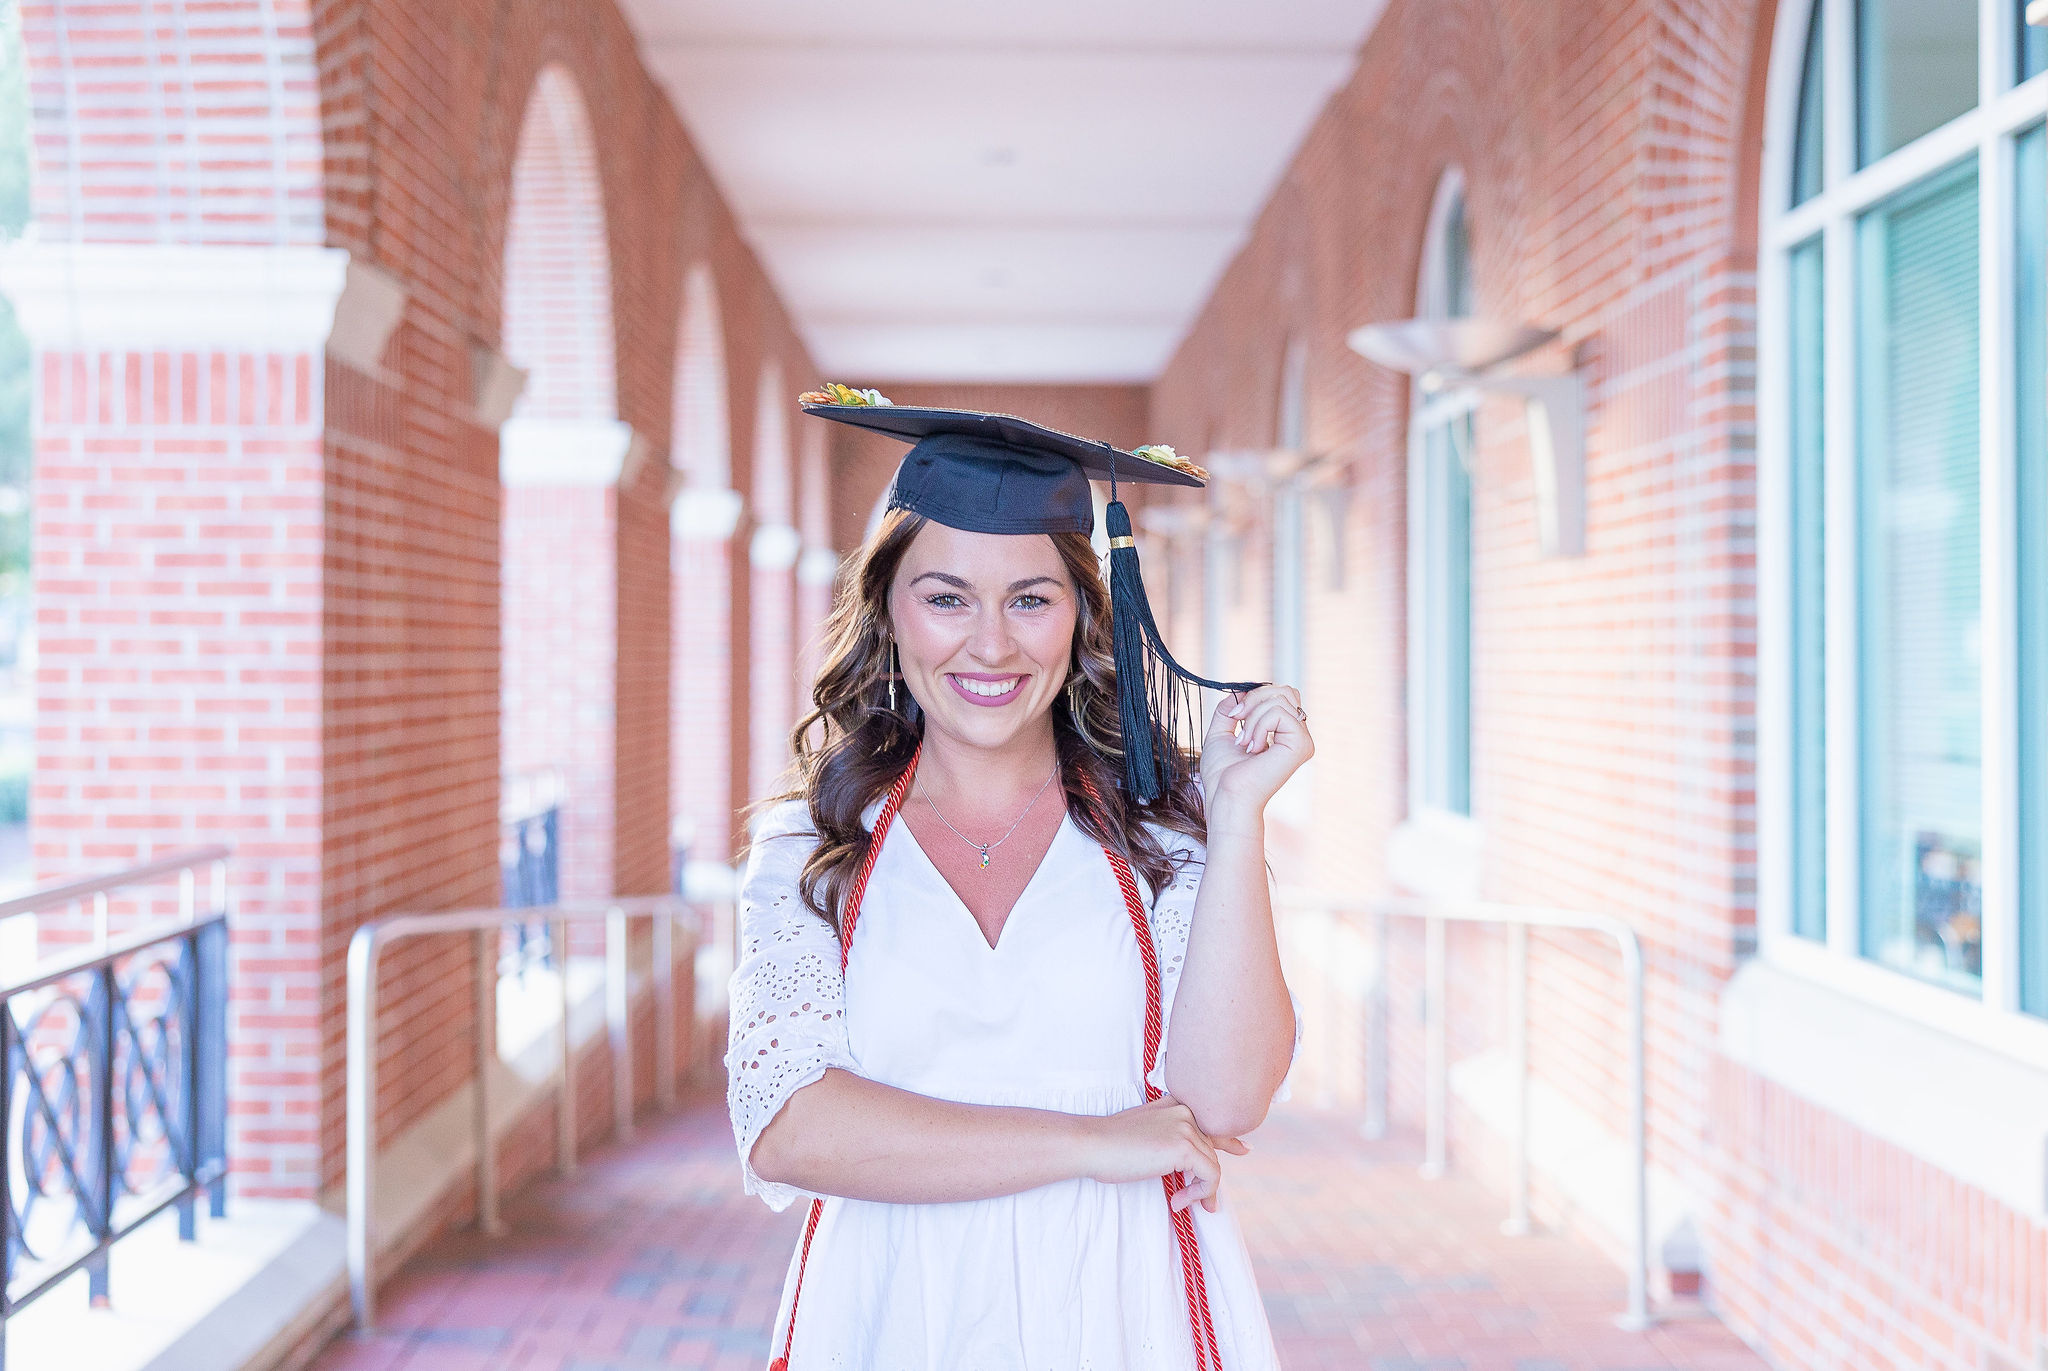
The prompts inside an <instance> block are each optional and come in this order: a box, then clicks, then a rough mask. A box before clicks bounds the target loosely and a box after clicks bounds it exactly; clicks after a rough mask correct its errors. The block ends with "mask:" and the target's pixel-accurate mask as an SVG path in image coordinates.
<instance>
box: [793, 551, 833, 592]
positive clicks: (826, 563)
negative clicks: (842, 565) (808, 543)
mask: <svg viewBox="0 0 2048 1371" xmlns="http://www.w3.org/2000/svg"><path fill="white" fill-rule="evenodd" d="M838 579H839V554H838V553H836V552H834V551H833V550H832V549H831V548H829V547H807V548H805V549H804V555H803V556H801V557H799V558H797V563H796V583H797V584H798V585H800V586H829V585H831V584H832V583H833V582H834V581H836V580H838Z"/></svg>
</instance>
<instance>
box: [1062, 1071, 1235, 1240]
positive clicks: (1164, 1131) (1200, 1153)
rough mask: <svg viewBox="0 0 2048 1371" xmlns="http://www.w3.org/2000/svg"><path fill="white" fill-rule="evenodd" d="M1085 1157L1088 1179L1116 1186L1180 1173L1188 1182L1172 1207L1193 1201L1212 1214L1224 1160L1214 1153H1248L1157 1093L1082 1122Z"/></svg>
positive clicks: (1233, 1141)
mask: <svg viewBox="0 0 2048 1371" xmlns="http://www.w3.org/2000/svg"><path fill="white" fill-rule="evenodd" d="M1085 1124H1086V1130H1087V1137H1088V1145H1089V1156H1088V1161H1087V1167H1086V1170H1085V1171H1084V1172H1083V1174H1084V1175H1086V1176H1087V1177H1088V1178H1089V1179H1090V1180H1096V1181H1102V1182H1104V1183H1105V1184H1109V1185H1117V1184H1121V1183H1122V1182H1125V1181H1142V1180H1147V1179H1150V1178H1151V1177H1153V1176H1166V1175H1171V1174H1172V1173H1173V1172H1176V1171H1178V1172H1180V1173H1181V1176H1182V1178H1183V1179H1184V1180H1185V1181H1186V1184H1185V1185H1183V1186H1182V1187H1181V1189H1180V1191H1179V1193H1177V1194H1176V1195H1174V1197H1173V1207H1174V1208H1175V1209H1176V1210H1179V1209H1186V1208H1187V1207H1188V1206H1189V1205H1192V1204H1194V1203H1195V1202H1196V1201H1197V1200H1199V1201H1200V1202H1201V1205H1202V1208H1204V1209H1206V1210H1208V1211H1209V1212H1210V1213H1212V1214H1213V1213H1215V1212H1216V1195H1217V1192H1218V1191H1219V1190H1220V1189H1221V1187H1222V1185H1223V1161H1222V1158H1220V1157H1218V1156H1217V1155H1216V1154H1217V1153H1218V1152H1228V1153H1230V1154H1231V1155H1233V1156H1238V1157H1242V1156H1244V1155H1245V1154H1246V1153H1247V1152H1249V1151H1251V1149H1250V1148H1249V1147H1246V1146H1245V1145H1244V1143H1242V1142H1241V1141H1239V1140H1238V1139H1236V1138H1212V1137H1210V1136H1209V1135H1208V1134H1206V1133H1204V1132H1203V1131H1202V1130H1201V1128H1200V1127H1198V1126H1197V1125H1196V1123H1195V1111H1194V1110H1192V1109H1190V1108H1188V1107H1187V1106H1186V1105H1184V1104H1182V1103H1181V1102H1180V1101H1178V1100H1176V1099H1174V1098H1173V1096H1171V1095H1165V1096H1161V1097H1160V1098H1159V1099H1156V1100H1153V1101H1152V1102H1151V1103H1150V1104H1141V1105H1139V1106H1137V1107H1136V1108H1135V1109H1126V1110H1122V1111H1121V1112H1119V1113H1115V1114H1105V1115H1102V1116H1101V1117H1098V1118H1090V1119H1087V1120H1085Z"/></svg>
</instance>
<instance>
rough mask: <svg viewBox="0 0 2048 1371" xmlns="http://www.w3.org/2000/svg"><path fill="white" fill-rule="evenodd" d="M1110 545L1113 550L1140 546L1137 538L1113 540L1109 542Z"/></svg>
mask: <svg viewBox="0 0 2048 1371" xmlns="http://www.w3.org/2000/svg"><path fill="white" fill-rule="evenodd" d="M1109 545H1110V547H1111V548H1112V549H1114V548H1120V547H1136V546H1137V545H1138V540H1137V539H1136V538H1112V539H1110V540H1109Z"/></svg>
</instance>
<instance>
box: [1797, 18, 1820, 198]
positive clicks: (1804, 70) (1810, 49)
mask: <svg viewBox="0 0 2048 1371" xmlns="http://www.w3.org/2000/svg"><path fill="white" fill-rule="evenodd" d="M1825 12H1826V7H1825V6H1824V5H1823V4H1822V3H1821V0H1814V3H1813V22H1812V23H1811V24H1809V25H1808V26H1807V30H1806V57H1805V60H1804V61H1803V62H1802V63H1801V64H1800V71H1799V128H1798V131H1797V132H1796V133H1794V134H1793V136H1792V203H1793V204H1795V205H1803V204H1805V203H1806V202H1807V201H1808V200H1811V199H1812V198H1813V197H1814V196H1816V195H1818V194H1820V184H1821V166H1822V163H1821V148H1822V145H1823V132H1822V130H1823V127H1824V121H1823V110H1824V109H1825V104H1824V102H1823V101H1822V98H1821V97H1822V94H1823V91H1822V85H1821V82H1822V77H1821V43H1822V30H1823V29H1824V28H1825V24H1824V23H1823V20H1822V15H1823V14H1825Z"/></svg>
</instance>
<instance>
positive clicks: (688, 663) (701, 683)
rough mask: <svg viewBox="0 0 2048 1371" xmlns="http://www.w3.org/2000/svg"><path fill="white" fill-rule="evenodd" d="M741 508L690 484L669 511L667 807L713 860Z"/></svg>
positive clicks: (720, 493)
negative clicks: (670, 644)
mask: <svg viewBox="0 0 2048 1371" xmlns="http://www.w3.org/2000/svg"><path fill="white" fill-rule="evenodd" d="M742 504H743V501H742V499H741V497H740V493H739V492H738V491H736V490H726V489H720V488H714V487H707V486H689V487H685V488H684V489H683V490H682V491H681V492H679V493H678V494H677V496H676V499H675V503H674V504H672V505H670V506H669V536H670V538H671V539H672V542H671V544H670V551H669V560H670V565H671V566H672V567H673V568H674V571H673V573H672V574H673V575H674V577H675V591H674V595H673V597H672V600H671V603H672V604H673V605H674V607H675V608H674V616H675V617H674V623H675V630H674V638H673V643H674V649H673V650H674V653H675V656H674V658H673V662H672V665H671V667H670V670H669V679H670V680H671V681H672V682H673V686H672V694H671V697H670V698H671V704H670V709H671V714H670V723H669V757H670V762H669V766H670V768H671V782H670V786H669V794H670V801H669V803H670V808H671V809H672V811H673V812H674V814H675V816H676V827H677V830H678V836H680V837H682V838H684V839H685V840H686V841H687V843H688V845H689V851H690V855H691V856H692V857H693V858H703V859H708V860H715V861H723V860H725V859H726V858H727V857H728V856H730V855H731V853H730V842H731V832H732V826H733V825H732V748H731V737H732V701H731V698H730V689H731V688H730V685H729V682H730V681H731V679H732V672H731V663H732V622H731V620H732V613H731V607H732V576H733V566H732V563H733V532H734V530H735V529H736V528H737V527H738V524H739V518H740V510H741V507H742Z"/></svg>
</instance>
